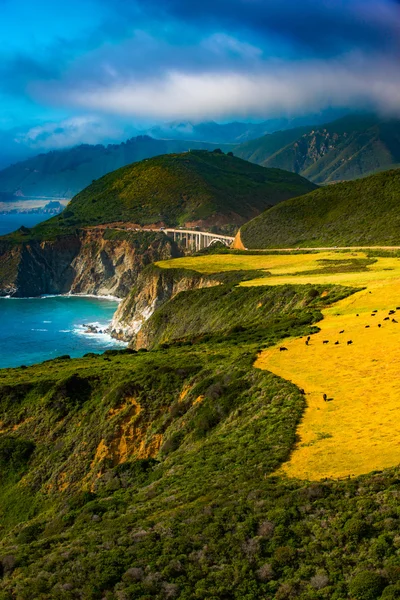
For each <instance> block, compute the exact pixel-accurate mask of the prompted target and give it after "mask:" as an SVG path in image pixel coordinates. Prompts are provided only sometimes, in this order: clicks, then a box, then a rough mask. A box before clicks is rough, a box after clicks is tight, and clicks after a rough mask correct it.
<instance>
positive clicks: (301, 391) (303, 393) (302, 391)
mask: <svg viewBox="0 0 400 600" xmlns="http://www.w3.org/2000/svg"><path fill="white" fill-rule="evenodd" d="M299 392H300V394H302V395H303V396H305V391H304V390H303V388H299Z"/></svg>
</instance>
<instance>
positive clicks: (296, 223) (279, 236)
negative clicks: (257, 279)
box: [240, 169, 400, 248]
mask: <svg viewBox="0 0 400 600" xmlns="http://www.w3.org/2000/svg"><path fill="white" fill-rule="evenodd" d="M399 208H400V169H396V170H390V171H385V172H383V173H378V174H376V175H371V176H369V177H365V178H363V179H357V180H356V181H348V182H344V183H336V184H335V185H328V186H324V187H321V188H319V189H317V190H316V191H314V192H312V193H310V194H306V195H304V196H301V197H300V198H293V199H290V200H287V201H285V202H282V203H280V204H279V205H277V206H274V207H273V208H271V209H270V210H267V211H265V212H263V213H262V214H261V215H259V216H258V217H256V218H255V219H253V220H252V221H250V222H248V223H246V224H245V225H244V226H243V227H242V228H241V230H240V237H241V241H242V243H243V244H244V246H245V247H246V248H287V247H296V246H303V247H324V246H357V245H360V246H369V245H372V246H375V245H377V246H379V245H382V246H391V245H396V246H397V245H399V240H400V210H399Z"/></svg>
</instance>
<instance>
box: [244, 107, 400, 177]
mask: <svg viewBox="0 0 400 600" xmlns="http://www.w3.org/2000/svg"><path fill="white" fill-rule="evenodd" d="M235 154H236V155H237V156H241V157H242V158H247V159H248V160H251V161H252V162H256V163H257V164H261V165H263V166H265V167H276V168H282V169H286V170H288V171H292V172H294V173H299V174H301V175H302V176H303V177H306V178H308V179H310V180H311V181H313V182H314V183H317V184H319V185H323V184H327V183H335V182H338V181H350V180H352V179H357V178H359V177H365V176H367V175H369V174H371V173H374V172H378V171H381V170H385V169H390V168H393V166H395V165H397V164H400V121H399V120H397V119H381V118H378V117H377V116H374V115H348V116H345V117H342V118H341V119H338V120H336V121H333V122H331V123H326V124H324V125H319V126H318V125H316V126H313V127H310V128H307V127H302V128H298V129H296V130H289V131H287V132H275V133H273V134H270V135H267V136H264V137H262V138H260V139H259V140H252V141H251V142H248V143H247V144H242V145H240V146H238V147H236V148H235Z"/></svg>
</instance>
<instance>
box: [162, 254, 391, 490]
mask: <svg viewBox="0 0 400 600" xmlns="http://www.w3.org/2000/svg"><path fill="white" fill-rule="evenodd" d="M361 256H365V255H363V253H361V252H358V253H353V252H349V253H346V254H343V253H340V254H339V253H334V252H323V253H319V254H311V255H310V254H306V255H288V256H286V255H277V256H239V255H238V256H235V255H215V256H204V257H198V258H195V257H193V258H184V259H178V260H174V261H166V262H165V263H159V264H164V265H165V266H166V265H167V264H168V266H172V263H173V266H181V267H186V268H192V269H195V270H198V271H202V272H213V271H221V270H232V269H240V268H241V269H265V270H267V271H269V272H270V273H271V274H272V277H269V278H267V279H257V280H253V281H247V282H245V283H243V284H242V285H245V286H252V285H279V284H284V283H296V284H302V283H313V282H315V283H318V284H329V283H332V284H333V283H334V284H343V285H350V286H354V287H365V288H366V289H364V290H362V291H360V292H357V293H356V294H354V295H353V296H350V297H349V298H346V299H344V300H342V301H340V302H338V303H337V304H335V305H333V306H331V307H330V308H328V309H326V310H324V311H323V314H324V319H323V321H321V322H320V323H319V324H318V325H319V327H320V329H321V331H320V332H319V333H317V334H315V335H313V336H311V340H310V345H309V346H306V345H305V338H297V339H296V338H293V339H288V340H285V342H284V346H285V347H287V348H288V352H280V351H279V346H278V347H275V348H269V349H268V350H266V351H264V352H262V353H261V354H260V356H259V358H258V360H257V361H256V363H255V366H256V367H257V368H261V369H267V370H269V371H271V372H273V373H275V374H277V375H279V376H281V377H283V378H285V379H288V380H290V381H292V382H293V383H295V384H296V385H298V386H299V387H301V388H304V390H305V392H306V400H307V408H306V411H305V414H304V417H303V420H302V422H301V424H300V426H299V429H298V435H299V442H298V445H297V447H296V448H295V449H294V451H293V453H292V456H291V459H290V460H289V462H287V463H286V464H284V465H283V467H282V469H281V473H284V474H286V475H287V476H289V477H298V478H304V479H310V480H318V479H323V478H340V477H346V476H352V475H359V474H362V473H368V472H370V471H373V470H380V469H383V468H386V467H390V466H394V465H397V464H399V463H400V309H399V310H398V311H396V314H393V315H390V319H389V320H384V319H385V318H386V317H387V316H388V312H389V310H391V309H393V310H395V309H396V307H397V306H398V307H400V259H398V258H378V259H377V262H376V263H375V264H373V265H371V266H370V267H369V268H368V271H365V272H353V273H351V272H347V273H334V274H328V273H317V274H311V275H301V274H297V275H295V273H299V272H301V271H309V270H312V269H318V268H321V264H320V263H318V261H319V260H321V259H332V258H335V259H339V258H355V257H361ZM374 310H377V311H378V312H377V313H375V315H376V316H372V314H373V312H372V311H374ZM357 315H358V316H357ZM392 318H394V319H395V320H396V321H399V323H394V322H392ZM378 324H380V325H381V327H378ZM367 325H369V327H368V328H366V326H367ZM342 330H344V333H340V331H342ZM323 340H328V341H329V343H328V344H323V343H322V342H323ZM349 340H352V342H353V344H351V345H347V341H349ZM336 341H338V342H339V344H338V345H335V342H336ZM324 393H325V394H326V395H327V396H328V398H332V400H331V401H329V402H325V401H324V400H323V394H324Z"/></svg>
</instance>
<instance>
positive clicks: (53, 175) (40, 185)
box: [0, 136, 231, 201]
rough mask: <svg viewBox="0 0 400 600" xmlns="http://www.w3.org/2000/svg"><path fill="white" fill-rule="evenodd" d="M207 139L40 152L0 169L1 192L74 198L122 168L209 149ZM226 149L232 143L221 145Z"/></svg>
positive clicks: (145, 141) (146, 138) (137, 141)
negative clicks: (90, 185) (205, 140)
mask: <svg viewBox="0 0 400 600" xmlns="http://www.w3.org/2000/svg"><path fill="white" fill-rule="evenodd" d="M216 147H217V146H216V145H215V144H211V143H206V142H187V141H184V140H155V139H153V138H151V137H150V136H138V137H135V138H132V139H130V140H128V141H127V142H123V143H121V144H112V145H108V146H102V145H100V144H99V145H96V146H91V145H88V144H84V145H81V146H76V147H75V148H71V149H67V150H54V151H52V152H47V153H46V154H39V155H38V156H35V157H33V158H30V159H28V160H25V161H23V162H19V163H16V164H14V165H11V166H9V167H7V168H6V169H3V170H2V171H0V194H5V195H10V194H11V195H12V194H15V195H16V196H18V200H19V201H20V200H21V199H22V198H23V197H24V196H26V197H42V196H43V197H48V198H49V197H50V198H71V197H73V196H75V194H77V193H78V192H79V191H81V190H82V189H84V188H85V187H86V186H88V185H89V184H90V183H91V182H92V181H93V180H94V179H98V178H99V177H102V176H103V175H105V174H106V173H109V172H110V171H115V169H118V168H120V167H123V166H125V165H128V164H131V163H133V162H137V161H140V160H143V159H145V158H151V157H153V156H158V155H160V154H169V153H180V152H185V151H187V150H189V149H210V150H213V149H215V148H216ZM222 148H223V149H224V150H225V151H228V150H230V148H231V146H222Z"/></svg>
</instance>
